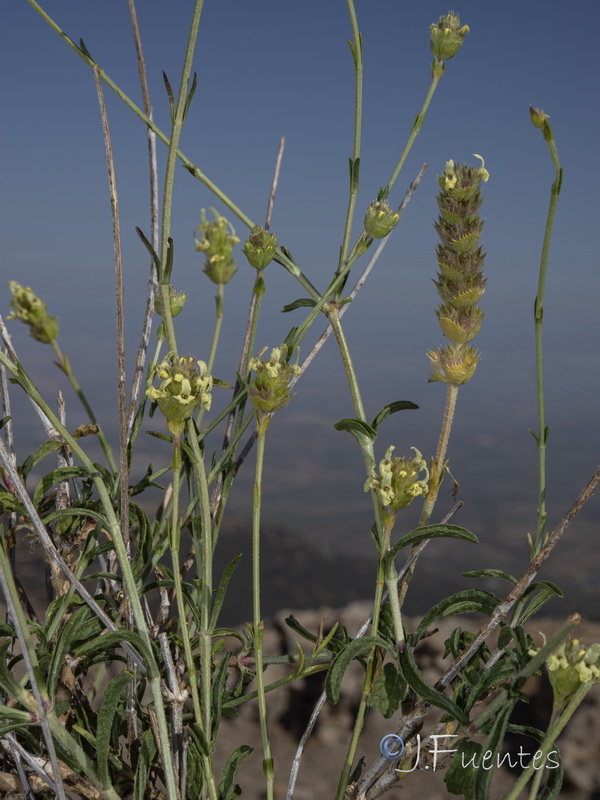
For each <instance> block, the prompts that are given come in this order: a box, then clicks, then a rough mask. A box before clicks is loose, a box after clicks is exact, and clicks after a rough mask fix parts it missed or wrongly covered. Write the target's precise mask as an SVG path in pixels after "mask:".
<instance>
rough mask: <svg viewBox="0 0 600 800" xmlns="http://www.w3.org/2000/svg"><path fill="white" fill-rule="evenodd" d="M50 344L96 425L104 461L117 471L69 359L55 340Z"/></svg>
mask: <svg viewBox="0 0 600 800" xmlns="http://www.w3.org/2000/svg"><path fill="white" fill-rule="evenodd" d="M50 344H51V345H52V349H53V350H54V354H55V356H56V357H57V358H58V362H59V363H58V366H59V367H60V369H61V370H62V371H63V372H64V373H65V375H66V376H67V378H68V380H69V383H70V384H71V387H72V389H73V391H74V392H75V394H76V395H77V397H78V398H79V402H80V403H81V405H82V406H83V408H84V409H85V413H86V414H87V415H88V418H89V420H90V422H91V423H92V425H97V426H98V441H99V442H100V446H101V447H102V450H103V451H104V455H105V456H106V459H107V461H108V463H109V465H110V468H111V470H112V471H113V472H116V471H117V464H116V462H115V459H114V457H113V454H112V450H111V448H110V445H109V443H108V440H107V439H106V436H105V435H104V432H103V430H102V428H101V427H100V423H99V422H98V420H97V419H96V415H95V414H94V412H93V411H92V407H91V406H90V404H89V403H88V400H87V397H86V396H85V394H84V393H83V389H82V388H81V386H80V385H79V383H78V382H77V378H76V377H75V375H74V374H73V370H72V369H71V364H70V362H69V359H68V358H67V357H66V355H64V353H63V352H62V350H61V349H60V347H59V345H58V342H57V341H56V339H52V341H51V342H50Z"/></svg>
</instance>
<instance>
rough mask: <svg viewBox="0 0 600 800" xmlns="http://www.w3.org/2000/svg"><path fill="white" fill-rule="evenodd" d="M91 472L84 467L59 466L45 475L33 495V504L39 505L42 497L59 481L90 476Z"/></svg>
mask: <svg viewBox="0 0 600 800" xmlns="http://www.w3.org/2000/svg"><path fill="white" fill-rule="evenodd" d="M88 477H89V473H88V471H87V470H85V469H83V467H59V468H58V469H53V470H52V472H49V473H48V475H44V477H43V478H42V480H41V481H40V482H39V483H38V485H37V487H36V490H35V492H34V495H33V505H34V506H36V508H37V506H38V505H39V502H40V500H41V499H42V497H43V496H44V495H45V494H46V493H47V492H48V491H49V490H50V489H51V488H52V487H53V486H54V485H55V484H57V483H60V482H61V481H66V480H68V479H69V478H88Z"/></svg>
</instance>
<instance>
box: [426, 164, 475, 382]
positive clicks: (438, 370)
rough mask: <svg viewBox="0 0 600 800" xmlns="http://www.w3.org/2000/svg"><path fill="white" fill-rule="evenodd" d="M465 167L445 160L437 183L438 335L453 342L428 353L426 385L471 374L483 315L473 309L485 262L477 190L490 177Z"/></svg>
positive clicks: (466, 378) (473, 369) (449, 380)
mask: <svg viewBox="0 0 600 800" xmlns="http://www.w3.org/2000/svg"><path fill="white" fill-rule="evenodd" d="M476 158H479V159H480V161H481V165H480V166H479V167H477V166H467V165H462V164H456V163H455V162H454V161H453V160H450V161H447V162H446V166H445V168H444V171H443V173H442V174H441V175H440V176H439V178H438V182H439V185H440V192H439V194H438V197H437V202H438V207H439V210H440V216H439V218H438V221H437V222H436V223H435V229H436V231H437V233H438V236H439V239H440V242H439V244H438V246H437V251H436V255H437V262H438V267H439V270H440V271H439V273H438V276H437V280H435V281H434V283H435V285H436V288H437V290H438V294H439V296H440V298H441V300H442V304H441V305H440V306H439V307H438V309H437V311H436V314H437V318H438V321H439V323H440V327H441V329H442V333H443V334H444V335H445V336H446V337H447V338H448V339H450V341H451V342H452V343H453V344H451V345H450V346H448V347H446V348H439V349H438V350H433V351H431V352H430V353H428V354H427V355H428V356H429V360H430V361H431V365H432V368H433V370H432V373H431V377H430V379H429V380H430V381H443V382H444V383H450V384H454V385H459V384H461V383H465V382H466V381H468V380H469V379H470V378H471V377H472V376H473V374H474V372H475V368H476V367H477V362H478V360H479V356H478V353H477V351H476V350H475V349H474V348H473V347H467V343H468V342H470V341H471V340H472V339H473V338H474V337H475V336H476V335H477V333H478V332H479V329H480V327H481V322H482V320H483V316H484V314H483V312H482V310H481V309H480V308H479V306H478V305H477V303H478V302H479V300H480V299H481V296H482V295H483V293H484V291H485V285H486V283H487V279H486V278H484V276H483V273H482V270H483V262H484V259H485V254H484V252H483V250H482V248H481V247H480V245H479V237H480V236H481V231H482V229H483V221H482V220H481V218H480V216H479V209H480V206H481V199H482V198H481V191H480V186H481V183H482V182H485V181H487V180H488V178H489V173H488V171H487V169H486V168H485V162H484V160H483V158H482V157H481V156H477V155H476Z"/></svg>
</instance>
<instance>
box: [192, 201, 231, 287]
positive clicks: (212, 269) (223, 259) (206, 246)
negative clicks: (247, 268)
mask: <svg viewBox="0 0 600 800" xmlns="http://www.w3.org/2000/svg"><path fill="white" fill-rule="evenodd" d="M211 211H212V212H213V214H214V215H215V219H214V222H207V221H206V214H205V212H204V209H202V222H201V223H200V225H199V228H198V230H199V231H200V233H201V234H202V238H201V239H200V240H198V239H196V250H200V251H202V252H203V253H205V254H206V260H205V261H204V272H205V273H206V274H207V275H208V277H209V278H210V279H211V281H213V283H217V284H225V283H228V281H230V280H231V278H232V277H233V275H234V274H235V273H236V272H237V270H236V268H235V259H234V258H233V255H232V254H233V248H234V246H235V245H236V244H237V243H238V242H239V241H240V240H239V239H238V237H237V236H236V235H235V231H234V230H233V227H232V225H231V224H230V223H229V222H228V221H227V220H226V219H225V217H220V216H219V215H218V214H217V212H216V211H215V210H214V208H213V209H211Z"/></svg>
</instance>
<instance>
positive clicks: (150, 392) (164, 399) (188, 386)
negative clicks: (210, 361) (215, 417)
mask: <svg viewBox="0 0 600 800" xmlns="http://www.w3.org/2000/svg"><path fill="white" fill-rule="evenodd" d="M154 374H155V376H157V377H158V378H160V386H159V387H158V388H156V387H155V386H150V387H149V388H148V389H147V390H146V397H148V398H149V399H150V400H152V401H153V402H154V403H157V404H158V407H159V409H160V411H161V413H162V414H163V416H164V417H165V418H166V420H167V426H168V428H169V430H170V431H171V433H172V434H173V435H175V436H178V435H179V434H180V433H181V432H182V431H183V428H184V426H185V422H186V420H188V419H189V418H190V417H191V416H192V414H193V413H194V411H195V410H196V408H198V406H201V407H202V408H205V409H210V404H211V400H212V395H211V391H212V386H213V379H212V376H211V375H209V374H208V368H207V366H206V364H205V363H204V361H194V359H193V358H192V356H181V357H179V358H173V357H172V356H167V357H166V358H165V359H164V360H163V361H162V363H160V364H159V365H158V366H157V367H156V369H155V370H154Z"/></svg>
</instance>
